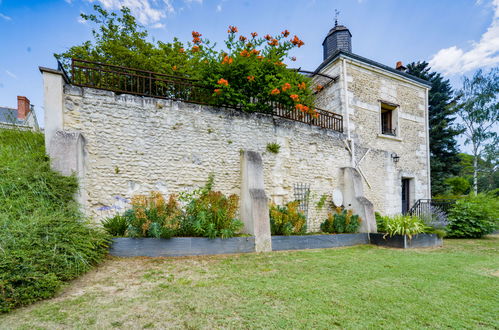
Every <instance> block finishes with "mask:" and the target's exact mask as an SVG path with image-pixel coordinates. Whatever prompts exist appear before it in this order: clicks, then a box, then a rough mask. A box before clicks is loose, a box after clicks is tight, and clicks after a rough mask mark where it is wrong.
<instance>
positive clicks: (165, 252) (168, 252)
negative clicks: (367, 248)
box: [109, 233, 443, 257]
mask: <svg viewBox="0 0 499 330" xmlns="http://www.w3.org/2000/svg"><path fill="white" fill-rule="evenodd" d="M384 235H385V234H382V233H370V234H368V233H354V234H320V235H291V236H272V251H286V250H306V249H327V248H337V247H344V246H353V245H364V244H374V245H377V246H382V247H392V248H402V249H408V248H424V247H441V246H442V245H443V239H442V238H440V237H438V236H437V235H436V234H418V235H414V236H413V237H412V239H409V238H408V236H402V235H395V236H392V237H389V236H387V237H385V238H384V237H383V236H384ZM251 252H255V237H254V236H243V237H231V238H225V239H223V238H214V239H211V238H205V237H173V238H169V239H164V238H128V237H117V238H113V242H112V244H111V247H110V248H109V254H110V255H112V256H116V257H181V256H199V255H216V254H237V253H251Z"/></svg>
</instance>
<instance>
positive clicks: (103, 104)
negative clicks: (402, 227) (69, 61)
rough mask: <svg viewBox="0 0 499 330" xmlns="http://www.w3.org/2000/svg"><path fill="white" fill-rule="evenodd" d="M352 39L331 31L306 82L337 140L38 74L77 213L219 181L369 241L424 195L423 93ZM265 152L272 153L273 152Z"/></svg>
mask: <svg viewBox="0 0 499 330" xmlns="http://www.w3.org/2000/svg"><path fill="white" fill-rule="evenodd" d="M351 40H352V36H351V33H350V31H349V30H348V29H347V28H346V27H344V26H341V25H336V26H335V27H334V28H333V29H331V31H330V32H329V33H328V34H327V36H326V38H325V40H324V43H323V47H324V61H323V63H322V64H320V65H319V67H318V68H317V70H315V71H314V72H313V73H312V76H313V77H314V80H315V82H316V83H317V84H321V85H322V86H323V89H322V90H321V91H320V92H319V93H318V94H317V106H318V107H320V108H323V109H326V110H329V111H332V112H335V113H337V115H335V116H336V117H335V118H341V119H339V120H341V123H342V128H336V129H329V128H324V127H321V126H320V125H319V126H318V125H313V124H312V125H309V124H307V123H303V122H300V121H296V120H290V119H287V118H282V116H278V115H268V114H259V113H250V114H248V113H243V112H240V111H236V110H231V109H225V108H215V107H210V106H205V105H199V104H192V103H187V102H181V101H172V100H165V99H162V98H156V97H150V96H146V95H141V94H140V93H136V92H135V93H127V92H126V91H119V92H117V91H116V90H113V89H111V88H107V89H106V88H105V87H102V86H89V85H83V84H78V83H77V82H75V81H73V82H70V81H69V80H68V79H67V77H66V76H65V74H64V73H63V72H60V71H57V70H53V69H47V68H40V70H41V72H42V74H43V81H44V90H45V102H44V107H45V142H46V147H47V151H48V153H49V155H50V156H51V159H52V166H53V167H54V168H55V169H57V170H59V171H61V172H62V173H64V174H71V173H72V172H76V174H77V175H78V177H79V179H80V187H81V188H80V194H79V200H80V203H81V205H82V208H83V210H84V211H85V212H86V213H87V214H88V215H91V216H93V217H94V219H101V218H103V217H105V216H109V215H110V214H112V213H113V212H117V211H118V212H119V210H120V209H121V210H122V209H123V208H124V207H126V205H124V204H126V203H125V202H123V201H124V200H126V199H129V198H130V197H132V196H133V195H136V194H143V193H147V192H149V191H153V190H154V191H159V192H161V193H163V194H164V195H168V194H172V193H179V192H182V191H186V190H192V189H194V188H197V187H200V186H202V185H203V184H204V182H205V181H206V179H207V177H208V176H209V174H210V173H214V174H215V189H217V190H221V191H222V192H224V193H228V194H229V193H230V194H231V193H236V194H239V195H241V196H242V198H243V199H244V200H243V201H242V202H241V205H242V208H244V205H246V204H245V203H246V201H247V200H246V199H245V198H249V197H248V196H249V195H251V194H248V193H247V191H244V189H253V188H255V187H258V189H260V190H261V191H262V192H264V193H263V194H264V195H265V196H267V198H269V199H271V200H272V201H274V202H275V203H278V204H282V203H285V202H287V201H291V200H294V199H296V198H302V202H304V203H303V204H307V205H306V206H307V208H306V210H305V211H306V215H307V226H308V229H309V231H317V230H318V229H319V225H320V223H321V222H322V221H323V220H324V219H325V217H327V214H328V212H331V209H330V205H331V204H332V203H333V202H334V203H335V204H336V205H343V206H345V207H346V208H349V209H353V211H354V212H356V213H358V214H359V215H361V217H362V219H363V222H362V224H361V231H363V232H374V231H376V222H375V219H374V211H379V212H381V213H383V214H397V213H403V212H406V211H407V210H408V209H409V208H410V207H411V206H412V205H413V204H414V202H415V201H416V200H418V199H424V198H430V196H431V193H430V175H429V171H430V166H429V144H428V143H429V138H428V89H429V88H430V85H429V84H428V83H427V82H425V81H423V80H420V79H418V78H416V77H413V76H411V75H409V74H407V73H405V72H404V71H403V67H402V65H399V67H398V69H394V68H391V67H388V66H385V65H383V64H380V63H377V62H374V61H372V60H369V59H367V58H364V57H361V56H359V55H356V54H354V53H352V42H351ZM142 83H144V82H143V81H142V82H141V81H138V82H137V85H140V84H142ZM93 87H97V88H93ZM310 123H312V122H310ZM269 143H277V144H279V145H280V151H279V153H277V154H275V153H271V152H268V151H267V148H266V146H267V145H268V144H269ZM250 151H251V153H249V152H250ZM245 155H246V156H245ZM247 155H251V157H250V160H251V159H252V160H256V161H255V162H254V164H253V165H254V166H253V165H251V166H248V165H247V164H248V158H245V157H247ZM255 164H256V165H255ZM252 166H253V167H252ZM248 168H251V170H248ZM260 179H261V180H260ZM255 182H256V183H255ZM248 187H249V188H248ZM304 190H305V191H306V193H305V195H306V196H307V197H306V198H303V196H304V195H303V194H302V195H300V192H303V191H304ZM261 196H262V195H261ZM300 196H301V197H300ZM323 198H326V201H327V203H326V207H319V201H320V200H321V199H323ZM305 200H306V203H305ZM248 205H250V204H248ZM241 213H242V214H243V217H244V216H246V215H245V214H246V213H245V211H244V210H242V212H241ZM250 213H251V212H250ZM256 213H258V212H256ZM259 214H265V212H260V213H259ZM267 214H268V212H267ZM254 220H255V219H254ZM243 221H245V220H244V219H243ZM255 221H256V220H255ZM245 222H246V221H245ZM250 222H251V221H250ZM251 223H252V222H251ZM247 231H248V233H254V232H253V231H252V229H248V230H247Z"/></svg>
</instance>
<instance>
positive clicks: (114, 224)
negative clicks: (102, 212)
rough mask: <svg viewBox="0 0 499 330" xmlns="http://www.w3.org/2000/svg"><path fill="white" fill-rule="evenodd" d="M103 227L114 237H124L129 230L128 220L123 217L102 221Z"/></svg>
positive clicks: (118, 216) (117, 216) (116, 216)
mask: <svg viewBox="0 0 499 330" xmlns="http://www.w3.org/2000/svg"><path fill="white" fill-rule="evenodd" d="M102 226H103V227H104V229H106V231H107V232H108V233H109V234H111V235H112V236H114V237H120V236H124V235H125V232H126V229H127V228H128V221H127V218H126V217H125V216H123V215H119V214H118V215H115V216H114V217H111V218H107V219H105V220H104V221H102Z"/></svg>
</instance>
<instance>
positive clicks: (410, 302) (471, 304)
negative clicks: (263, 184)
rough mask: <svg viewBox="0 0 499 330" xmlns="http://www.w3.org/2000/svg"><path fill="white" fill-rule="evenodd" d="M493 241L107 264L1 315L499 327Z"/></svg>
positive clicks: (14, 324)
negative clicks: (46, 296)
mask: <svg viewBox="0 0 499 330" xmlns="http://www.w3.org/2000/svg"><path fill="white" fill-rule="evenodd" d="M498 243H499V236H490V237H487V238H484V239H480V240H445V247H444V248H439V249H419V250H397V249H385V248H379V247H375V246H367V245H366V246H355V247H349V248H340V249H323V250H305V251H294V252H272V253H262V254H244V255H232V256H212V257H189V258H114V257H109V258H108V259H107V260H106V261H105V262H104V263H103V264H102V265H101V266H99V267H98V268H96V269H94V270H93V271H90V272H89V273H87V274H86V275H84V276H83V277H81V278H79V279H77V280H75V281H73V282H72V283H71V284H70V285H68V286H67V288H66V289H65V290H64V292H62V293H61V294H60V295H59V296H57V297H56V298H54V299H51V300H46V301H43V302H39V303H36V304H35V305H32V306H29V307H25V308H22V309H19V310H16V311H14V312H12V313H10V314H7V315H3V316H0V324H1V326H0V328H5V329H33V328H34V329H41V328H47V329H51V328H79V329H101V328H124V329H128V328H134V329H140V328H165V327H177V328H192V329H196V328H220V327H223V328H307V329H308V328H349V329H358V328H397V329H400V328H485V329H486V328H489V329H494V328H495V329H497V328H498V327H499V321H498V318H497V315H499V313H498V312H499V285H498V281H499V278H498V276H499V258H497V256H498V252H499V244H498Z"/></svg>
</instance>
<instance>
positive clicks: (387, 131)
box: [381, 126, 397, 136]
mask: <svg viewBox="0 0 499 330" xmlns="http://www.w3.org/2000/svg"><path fill="white" fill-rule="evenodd" d="M381 134H385V135H392V136H396V135H397V129H396V128H388V127H385V126H383V127H381Z"/></svg>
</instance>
